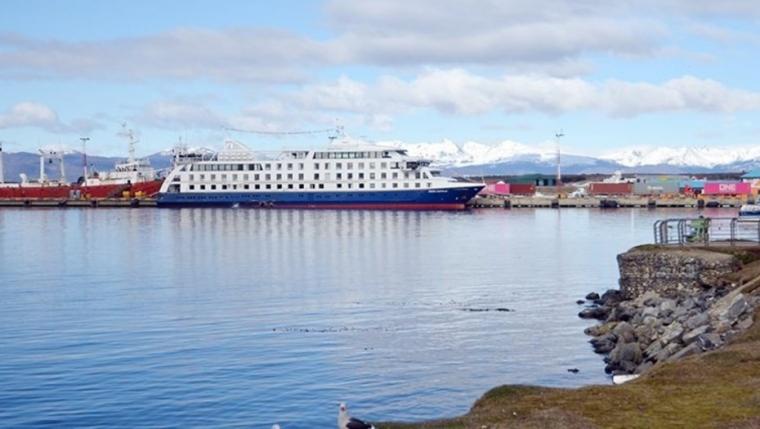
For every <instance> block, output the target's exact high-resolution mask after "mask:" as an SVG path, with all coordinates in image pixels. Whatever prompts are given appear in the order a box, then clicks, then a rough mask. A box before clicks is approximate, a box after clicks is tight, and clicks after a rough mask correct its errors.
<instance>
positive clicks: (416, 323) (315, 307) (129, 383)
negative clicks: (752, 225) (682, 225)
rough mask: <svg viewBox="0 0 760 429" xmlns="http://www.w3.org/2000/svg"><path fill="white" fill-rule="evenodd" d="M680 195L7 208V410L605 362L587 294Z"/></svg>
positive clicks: (322, 413) (300, 410)
mask: <svg viewBox="0 0 760 429" xmlns="http://www.w3.org/2000/svg"><path fill="white" fill-rule="evenodd" d="M707 213H710V212H709V211H708V212H707ZM682 214H688V215H694V214H695V212H694V211H693V210H685V211H677V210H669V211H667V212H663V211H647V210H643V209H635V210H617V211H600V210H583V209H579V210H562V211H556V210H550V209H542V210H535V211H534V210H528V209H520V210H512V211H506V210H490V211H471V212H464V213H445V212H425V213H418V212H371V211H288V210H272V211H269V210H234V209H219V210H216V209H197V210H196V209H187V210H185V209H183V210H145V209H141V210H129V209H121V210H106V209H98V210H75V209H69V210H15V209H2V210H0V305H1V306H2V307H1V309H2V311H0V426H11V427H17V426H18V427H25V426H26V427H37V426H46V425H47V426H64V425H65V426H69V427H73V426H76V427H84V426H109V427H149V426H150V427H156V426H162V427H208V426H214V427H252V428H269V427H271V425H272V423H275V422H277V423H280V424H281V425H282V426H283V428H284V429H288V428H307V427H308V428H317V427H334V425H335V417H336V415H337V403H338V402H339V401H347V402H348V403H349V407H350V409H351V410H352V411H353V413H354V414H356V415H358V416H361V417H364V418H367V419H370V420H380V419H384V420H386V419H393V420H417V419H425V418H432V417H441V416H453V415H456V414H460V413H463V412H465V411H467V409H468V408H469V407H470V406H471V405H472V402H473V401H474V400H475V399H477V398H478V397H479V396H480V395H481V394H482V393H484V392H485V391H486V390H487V389H489V388H491V387H493V386H496V385H499V384H504V383H531V384H541V385H549V386H579V385H583V384H588V383H606V382H607V379H606V377H605V375H604V373H603V363H602V362H601V359H600V358H599V357H598V356H596V355H594V354H593V353H592V352H591V348H590V346H589V345H588V343H587V338H586V337H584V335H583V329H584V327H586V326H587V325H588V324H589V323H588V322H584V321H582V320H580V319H578V318H577V317H576V313H577V312H578V309H579V307H578V306H577V305H576V304H575V300H576V299H577V298H579V297H582V296H583V295H585V294H586V293H587V292H588V291H591V290H599V291H602V290H605V289H607V288H610V287H615V285H616V281H617V266H616V262H615V254H616V253H619V252H621V251H624V250H626V249H627V248H629V247H631V246H633V245H635V244H639V243H642V242H650V241H651V240H652V238H651V235H652V233H651V224H652V222H653V220H654V219H656V218H659V217H672V216H679V215H682ZM713 214H714V213H713ZM721 214H722V215H727V214H730V213H727V212H723V213H721ZM495 308H509V309H514V310H515V311H513V312H501V311H468V310H479V309H480V310H483V309H495ZM568 368H579V369H580V370H581V371H580V373H578V374H571V373H569V372H567V369H568Z"/></svg>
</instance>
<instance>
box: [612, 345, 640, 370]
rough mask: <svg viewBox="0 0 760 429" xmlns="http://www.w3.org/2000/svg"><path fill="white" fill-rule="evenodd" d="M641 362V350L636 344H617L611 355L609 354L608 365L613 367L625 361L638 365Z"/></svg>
mask: <svg viewBox="0 0 760 429" xmlns="http://www.w3.org/2000/svg"><path fill="white" fill-rule="evenodd" d="M641 360H642V355H641V348H640V347H639V345H638V344H637V343H618V345H617V346H615V349H614V350H612V353H610V363H611V364H613V365H614V364H620V363H621V362H626V361H628V362H633V363H634V364H636V365H638V364H640V363H641ZM634 369H635V367H634Z"/></svg>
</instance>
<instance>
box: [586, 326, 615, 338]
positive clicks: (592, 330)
mask: <svg viewBox="0 0 760 429" xmlns="http://www.w3.org/2000/svg"><path fill="white" fill-rule="evenodd" d="M615 325H617V322H607V323H603V324H601V325H594V326H589V327H588V328H586V329H585V330H584V331H583V333H584V334H586V335H589V336H591V337H599V336H602V335H604V334H606V333H608V332H611V331H612V328H614V327H615Z"/></svg>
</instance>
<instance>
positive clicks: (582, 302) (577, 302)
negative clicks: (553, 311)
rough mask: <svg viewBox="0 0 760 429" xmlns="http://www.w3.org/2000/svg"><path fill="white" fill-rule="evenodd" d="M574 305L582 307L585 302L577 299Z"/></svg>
mask: <svg viewBox="0 0 760 429" xmlns="http://www.w3.org/2000/svg"><path fill="white" fill-rule="evenodd" d="M575 303H576V304H578V305H582V304H585V303H586V301H584V300H582V299H579V300H577V301H575Z"/></svg>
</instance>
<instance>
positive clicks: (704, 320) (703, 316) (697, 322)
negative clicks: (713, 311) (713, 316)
mask: <svg viewBox="0 0 760 429" xmlns="http://www.w3.org/2000/svg"><path fill="white" fill-rule="evenodd" d="M709 322H710V316H709V315H708V314H707V313H697V314H695V315H694V316H691V317H689V318H688V319H686V322H684V326H685V327H686V329H689V330H692V329H695V328H698V327H700V326H702V325H707V324H708V323H709Z"/></svg>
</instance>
